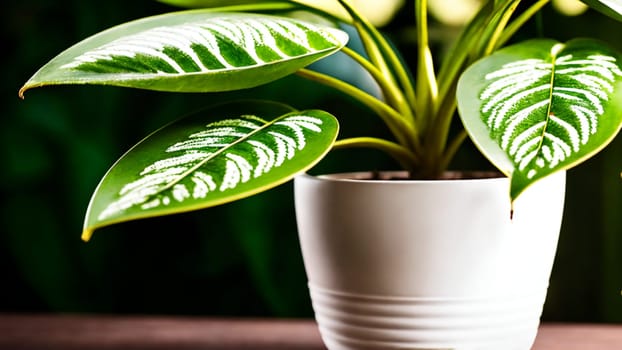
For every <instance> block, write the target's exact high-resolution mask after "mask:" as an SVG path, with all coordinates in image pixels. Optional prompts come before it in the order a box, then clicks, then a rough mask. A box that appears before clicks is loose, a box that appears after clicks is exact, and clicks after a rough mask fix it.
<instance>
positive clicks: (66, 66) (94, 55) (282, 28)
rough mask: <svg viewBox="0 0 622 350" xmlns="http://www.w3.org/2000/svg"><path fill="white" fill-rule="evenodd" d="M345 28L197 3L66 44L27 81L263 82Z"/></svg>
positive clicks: (323, 51) (222, 86)
mask: <svg viewBox="0 0 622 350" xmlns="http://www.w3.org/2000/svg"><path fill="white" fill-rule="evenodd" d="M347 40H348V36H347V34H345V32H343V31H341V30H338V29H335V28H331V27H320V26H318V25H316V24H311V23H307V22H304V21H300V20H296V19H292V18H286V17H275V16H267V15H258V14H244V13H227V12H225V13H218V12H212V11H206V10H193V11H184V12H176V13H170V14H166V15H161V16H155V17H149V18H145V19H141V20H137V21H133V22H129V23H126V24H122V25H120V26H117V27H114V28H111V29H109V30H106V31H104V32H101V33H99V34H96V35H94V36H92V37H90V38H88V39H86V40H84V41H82V42H80V43H78V44H76V45H74V46H73V47H71V48H70V49H68V50H66V51H65V52H63V53H61V54H60V55H58V56H57V57H56V58H54V59H53V60H51V61H50V62H49V63H48V64H46V65H45V66H44V67H43V68H41V69H40V70H39V71H38V72H37V73H36V74H35V75H34V76H33V77H32V78H31V79H30V80H29V81H28V82H27V83H26V84H25V85H24V87H23V88H22V90H21V91H20V93H21V94H23V92H24V91H26V90H28V89H30V88H34V87H38V86H46V85H58V84H101V85H117V86H125V87H134V88H143V89H152V90H163V91H183V92H208V91H227V90H234V89H243V88H249V87H253V86H257V85H261V84H264V83H267V82H270V81H273V80H276V79H279V78H282V77H284V76H286V75H288V74H291V73H294V72H295V71H296V70H298V69H300V68H302V67H304V66H307V65H309V64H310V63H312V62H314V61H316V60H318V59H320V58H322V57H325V56H327V55H330V54H332V53H334V52H336V51H338V50H339V49H340V48H341V47H343V46H344V45H345V44H346V42H347Z"/></svg>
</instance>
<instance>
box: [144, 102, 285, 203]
mask: <svg viewBox="0 0 622 350" xmlns="http://www.w3.org/2000/svg"><path fill="white" fill-rule="evenodd" d="M288 115H289V113H288V114H286V115H285V116H282V117H280V118H276V119H274V120H272V121H270V122H267V121H265V120H263V119H261V118H259V117H257V116H253V117H255V118H257V119H258V120H260V121H261V122H263V123H264V124H263V125H262V126H261V127H259V128H257V129H256V130H254V131H252V132H250V133H248V134H247V135H245V136H242V137H240V138H238V139H237V140H236V141H235V142H233V143H231V144H229V145H228V146H226V147H222V148H221V149H219V150H218V151H216V152H214V153H212V154H210V155H209V156H208V157H206V158H205V159H203V160H201V161H200V162H198V163H197V164H195V165H194V166H192V167H190V168H188V170H186V171H185V172H183V173H181V174H180V175H179V176H177V179H176V180H174V181H171V182H170V183H169V184H167V185H165V186H163V187H162V188H161V189H159V190H158V191H157V192H156V193H154V194H152V195H150V196H148V197H147V199H146V200H145V202H147V201H148V200H149V199H151V198H154V197H156V196H157V195H159V194H161V193H163V192H164V191H167V190H169V189H171V188H172V187H173V186H175V185H176V184H178V183H180V182H181V181H182V180H183V179H185V178H186V177H188V176H190V174H192V173H193V172H195V171H197V170H198V169H199V168H201V167H202V166H203V165H205V164H206V163H208V162H209V161H211V160H212V159H214V158H216V157H218V156H220V155H222V154H223V153H224V152H225V151H227V150H229V149H231V148H233V147H235V146H236V145H238V144H240V143H243V142H245V141H247V140H248V139H250V138H251V137H252V136H253V135H255V134H257V133H259V132H260V131H263V130H265V129H267V128H268V127H270V126H272V125H274V123H276V122H277V121H279V120H281V119H283V118H285V117H286V116H288Z"/></svg>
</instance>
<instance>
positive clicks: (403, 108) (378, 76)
mask: <svg viewBox="0 0 622 350" xmlns="http://www.w3.org/2000/svg"><path fill="white" fill-rule="evenodd" d="M341 51H342V52H343V53H344V54H346V55H348V56H349V57H350V58H352V59H353V60H354V61H355V62H356V63H358V64H359V65H360V66H361V67H363V69H365V70H366V71H367V72H368V73H369V74H371V76H372V77H373V78H374V80H375V81H376V82H377V83H378V85H379V86H380V89H382V92H383V93H384V96H385V97H386V96H391V97H393V101H394V104H393V105H394V106H395V108H397V110H398V111H399V112H400V114H402V115H403V116H404V117H405V118H407V119H408V120H412V110H411V109H410V107H409V106H408V102H407V101H406V100H405V98H404V95H403V94H402V91H401V90H400V89H399V88H398V87H397V86H396V85H395V81H394V80H393V79H390V78H388V77H387V76H386V75H384V74H382V72H381V71H380V70H379V69H378V68H377V67H376V66H374V65H373V64H372V63H371V62H369V61H368V60H367V59H365V58H364V57H363V56H361V55H359V54H358V53H357V52H356V51H354V50H352V49H350V48H348V47H344V48H343V49H341Z"/></svg>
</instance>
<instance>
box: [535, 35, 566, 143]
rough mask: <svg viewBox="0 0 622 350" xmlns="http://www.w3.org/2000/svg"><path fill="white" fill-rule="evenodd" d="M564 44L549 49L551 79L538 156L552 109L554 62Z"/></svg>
mask: <svg viewBox="0 0 622 350" xmlns="http://www.w3.org/2000/svg"><path fill="white" fill-rule="evenodd" d="M564 46H565V45H564V44H561V43H558V44H556V45H553V47H552V48H551V78H550V80H549V104H548V107H547V110H546V117H545V120H544V127H543V128H542V134H541V135H540V141H539V142H538V147H537V153H536V154H540V153H541V151H542V147H543V143H544V138H545V134H546V130H547V129H548V126H549V122H550V121H551V113H552V108H553V92H554V90H555V71H556V68H557V66H556V62H557V57H558V56H559V53H560V52H561V51H562V50H563V49H564Z"/></svg>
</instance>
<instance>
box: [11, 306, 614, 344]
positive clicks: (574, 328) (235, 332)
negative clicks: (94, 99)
mask: <svg viewBox="0 0 622 350" xmlns="http://www.w3.org/2000/svg"><path fill="white" fill-rule="evenodd" d="M0 349H7V350H8V349H11V350H20V349H21V350H24V349H49V350H56V349H58V350H60V349H63V350H74V349H81V350H111V349H129V350H138V349H144V350H156V349H177V350H190V349H203V350H209V349H222V350H225V349H265V350H267V349H271V350H278V349H288V350H301V349H307V350H321V349H325V348H324V346H323V345H322V342H321V340H320V335H319V333H318V331H317V328H316V325H315V323H314V322H313V321H310V320H283V319H276V320H268V319H213V318H191V317H138V316H100V315H16V314H0ZM562 349H563V350H619V349H622V325H595V324H594V325H592V324H544V325H542V326H541V327H540V332H539V334H538V338H537V340H536V344H535V345H534V347H533V350H562ZM501 350H502V349H501Z"/></svg>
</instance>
